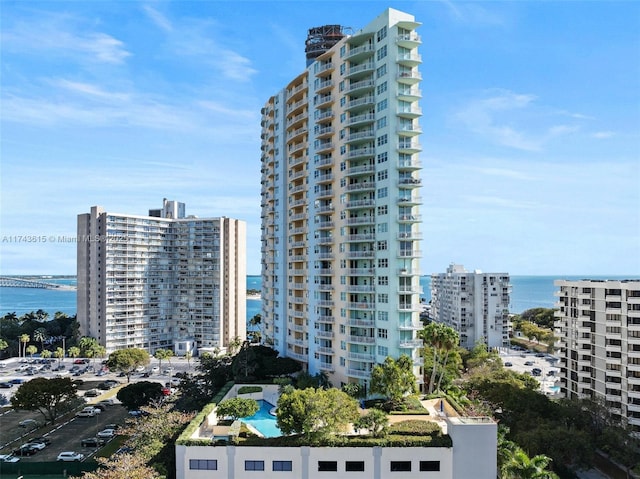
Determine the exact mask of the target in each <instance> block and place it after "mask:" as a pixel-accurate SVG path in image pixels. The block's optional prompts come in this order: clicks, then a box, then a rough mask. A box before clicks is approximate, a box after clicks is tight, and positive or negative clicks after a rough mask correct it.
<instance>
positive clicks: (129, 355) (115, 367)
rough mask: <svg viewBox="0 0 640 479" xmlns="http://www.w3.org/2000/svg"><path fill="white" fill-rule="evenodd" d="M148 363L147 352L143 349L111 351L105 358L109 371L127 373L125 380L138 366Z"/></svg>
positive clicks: (128, 378)
mask: <svg viewBox="0 0 640 479" xmlns="http://www.w3.org/2000/svg"><path fill="white" fill-rule="evenodd" d="M148 364H149V353H148V352H147V351H145V350H144V349H139V348H127V349H118V350H117V351H114V352H112V353H111V354H110V355H109V359H107V367H108V368H109V369H110V370H111V371H120V372H123V373H125V374H126V375H127V382H129V381H130V380H131V373H133V372H134V371H135V369H136V368H137V367H138V366H146V365H148Z"/></svg>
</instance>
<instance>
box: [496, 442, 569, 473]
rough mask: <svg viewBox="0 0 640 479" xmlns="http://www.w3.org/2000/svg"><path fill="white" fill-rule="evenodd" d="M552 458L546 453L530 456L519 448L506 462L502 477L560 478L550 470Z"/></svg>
mask: <svg viewBox="0 0 640 479" xmlns="http://www.w3.org/2000/svg"><path fill="white" fill-rule="evenodd" d="M550 462H551V459H550V458H549V457H548V456H545V455H544V454H540V455H538V456H534V457H532V458H529V456H527V453H526V452H524V451H523V450H522V449H520V448H518V449H516V450H515V452H514V453H513V454H512V456H511V459H509V460H508V461H507V462H506V463H505V464H503V467H502V470H501V473H502V479H558V475H557V474H555V473H554V472H551V471H548V470H547V466H548V465H549V463H550Z"/></svg>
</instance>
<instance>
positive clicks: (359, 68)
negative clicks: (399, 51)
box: [345, 62, 376, 79]
mask: <svg viewBox="0 0 640 479" xmlns="http://www.w3.org/2000/svg"><path fill="white" fill-rule="evenodd" d="M375 68H376V64H375V63H374V62H366V63H361V64H359V65H355V66H352V67H351V68H349V69H348V70H347V71H346V74H345V78H351V79H354V78H358V77H362V76H365V75H367V74H370V73H371V72H373V71H374V70H375Z"/></svg>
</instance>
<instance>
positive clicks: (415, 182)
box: [398, 178, 422, 188]
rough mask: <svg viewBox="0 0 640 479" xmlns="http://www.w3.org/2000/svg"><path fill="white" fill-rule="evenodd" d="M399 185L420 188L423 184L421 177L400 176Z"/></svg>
mask: <svg viewBox="0 0 640 479" xmlns="http://www.w3.org/2000/svg"><path fill="white" fill-rule="evenodd" d="M398 186H400V187H403V188H419V187H420V186H422V180H421V179H420V178H400V179H399V180H398Z"/></svg>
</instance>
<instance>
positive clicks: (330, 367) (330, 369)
mask: <svg viewBox="0 0 640 479" xmlns="http://www.w3.org/2000/svg"><path fill="white" fill-rule="evenodd" d="M318 368H320V371H326V372H328V373H331V372H333V371H334V370H335V368H334V367H333V364H331V363H325V362H322V361H320V362H319V363H318Z"/></svg>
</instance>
